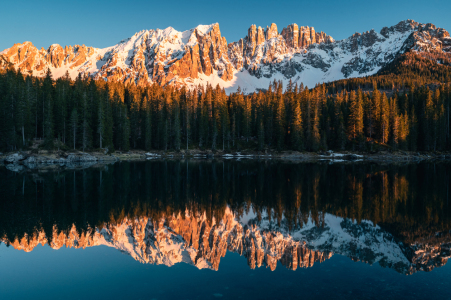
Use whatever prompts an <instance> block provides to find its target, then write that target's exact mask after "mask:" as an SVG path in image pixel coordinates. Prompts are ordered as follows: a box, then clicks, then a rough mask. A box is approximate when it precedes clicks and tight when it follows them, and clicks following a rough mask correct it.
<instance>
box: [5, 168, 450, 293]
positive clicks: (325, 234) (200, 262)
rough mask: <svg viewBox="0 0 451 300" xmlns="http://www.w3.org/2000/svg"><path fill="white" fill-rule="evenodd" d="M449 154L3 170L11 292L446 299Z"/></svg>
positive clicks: (8, 290)
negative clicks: (444, 157)
mask: <svg viewBox="0 0 451 300" xmlns="http://www.w3.org/2000/svg"><path fill="white" fill-rule="evenodd" d="M450 180H451V164H450V163H448V162H440V163H416V164H413V163H411V164H376V163H365V162H354V163H347V162H344V163H329V162H324V163H318V162H315V163H308V162H288V161H276V160H266V161H265V160H262V161H260V160H194V159H193V160H152V161H145V162H118V163H115V164H109V165H96V166H93V167H89V168H83V166H79V167H78V168H74V169H68V168H66V169H64V168H63V169H61V168H59V169H56V170H39V171H32V172H31V171H29V172H26V171H22V172H12V171H10V170H8V169H6V168H5V167H0V195H1V201H0V264H1V265H0V266H1V271H0V294H1V295H2V296H1V297H2V299H31V298H33V299H99V298H100V299H106V298H108V299H124V298H127V299H301V298H302V299H324V298H330V299H349V298H358V299H381V298H387V299H391V298H398V299H412V298H413V299H417V298H418V299H419V298H423V299H424V298H437V299H450V298H451V290H450V288H451V266H450V264H447V261H448V259H449V257H450V256H451V252H450V247H451V231H450V230H451V204H450V201H449V198H450V195H449V194H450V191H449V189H450V184H451V182H450Z"/></svg>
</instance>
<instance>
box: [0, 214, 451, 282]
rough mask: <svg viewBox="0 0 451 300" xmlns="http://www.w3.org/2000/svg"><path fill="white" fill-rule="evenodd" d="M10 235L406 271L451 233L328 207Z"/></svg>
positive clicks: (149, 259) (194, 256) (150, 257)
mask: <svg viewBox="0 0 451 300" xmlns="http://www.w3.org/2000/svg"><path fill="white" fill-rule="evenodd" d="M3 242H4V243H6V244H8V245H11V246H12V247H14V248H15V249H17V250H24V251H26V252H30V251H32V250H33V249H34V248H35V247H36V246H38V245H39V244H41V245H45V244H48V245H49V246H50V247H51V248H52V249H60V248H62V247H67V248H72V247H73V248H76V249H78V248H82V249H84V248H86V247H93V246H100V245H104V246H108V247H112V248H115V249H118V250H119V251H121V252H123V253H126V254H128V255H130V256H131V257H132V258H133V259H135V260H136V261H139V262H141V263H149V264H164V265H167V266H172V265H174V264H176V263H188V264H190V265H193V266H196V267H197V268H199V269H203V268H208V269H212V270H218V269H219V267H220V262H221V258H222V257H224V256H225V255H226V254H227V252H228V251H231V252H235V253H238V254H240V255H241V256H244V257H245V258H246V260H247V264H248V265H249V267H250V268H252V269H254V268H259V267H267V268H269V269H271V270H275V269H276V267H277V265H278V264H279V263H280V264H281V265H282V266H284V267H286V268H288V269H290V270H296V269H297V268H308V267H312V266H313V265H314V264H315V263H321V262H323V261H325V260H327V259H329V258H331V257H332V255H333V253H336V254H340V255H345V256H348V257H350V258H351V259H353V260H355V261H362V262H364V263H368V264H374V263H379V264H380V265H382V266H384V267H389V268H393V269H395V270H396V271H398V272H400V273H403V274H413V273H415V272H418V271H431V270H432V269H434V268H435V267H440V266H443V265H445V264H446V262H447V260H448V259H449V257H450V255H451V253H450V245H451V244H450V243H449V238H442V239H440V240H436V241H435V242H432V241H431V240H429V241H427V242H426V241H425V242H424V243H421V242H416V243H414V244H411V245H408V244H403V243H399V242H397V241H396V240H395V238H394V237H393V236H392V235H391V234H389V233H388V232H386V231H384V230H383V229H382V228H380V227H379V226H377V225H374V224H373V223H371V222H369V221H362V222H361V223H357V222H354V221H351V220H347V219H343V218H339V217H336V216H333V215H329V214H325V215H324V217H323V219H322V223H321V224H315V223H314V222H313V221H311V220H310V221H308V222H307V223H306V224H304V226H302V227H298V228H294V229H293V228H292V229H289V228H288V227H287V225H286V224H285V223H284V222H282V223H278V222H275V221H271V220H270V219H269V218H268V217H267V216H266V217H265V214H263V215H262V217H261V218H258V217H256V216H255V215H253V214H252V213H249V214H247V215H244V216H241V217H239V216H237V215H236V214H234V213H233V212H232V211H230V210H229V209H227V210H226V212H225V213H224V215H223V217H222V218H221V219H218V220H216V219H215V218H213V220H208V219H207V218H206V216H205V215H196V214H194V215H192V214H189V213H188V212H186V214H185V215H183V216H182V215H180V214H179V215H178V216H171V217H169V218H161V219H159V220H154V219H151V218H148V217H138V218H135V219H128V218H125V219H123V220H122V221H120V222H119V223H116V224H104V226H102V228H97V229H92V230H88V231H86V232H83V233H79V232H78V231H77V228H76V227H75V226H73V227H72V228H71V229H70V230H68V231H66V232H63V231H59V230H58V229H57V228H56V226H55V227H54V228H53V231H52V234H51V236H50V237H47V236H46V235H45V233H44V232H43V231H36V232H35V233H32V234H31V235H27V234H25V235H24V236H23V237H22V238H16V239H15V240H12V241H10V240H7V239H5V238H4V239H3Z"/></svg>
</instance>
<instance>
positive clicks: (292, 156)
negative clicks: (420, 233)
mask: <svg viewBox="0 0 451 300" xmlns="http://www.w3.org/2000/svg"><path fill="white" fill-rule="evenodd" d="M154 159H237V160H241V159H258V160H270V159H277V160H290V161H307V162H321V161H326V162H331V163H339V162H360V161H366V162H375V163H393V162H420V161H451V153H449V152H447V153H438V152H434V153H432V152H427V153H420V152H406V151H396V152H386V151H381V152H377V153H365V152H363V153H360V152H350V151H341V152H333V151H327V152H318V153H316V152H296V151H282V152H276V151H271V152H256V151H241V152H223V151H216V152H212V151H201V150H181V151H179V152H169V151H151V152H145V151H142V150H136V151H129V152H126V153H122V152H115V153H113V154H106V153H102V152H79V151H70V152H64V151H46V150H41V151H38V152H37V153H36V151H34V152H32V151H22V152H10V153H0V166H2V165H4V166H6V167H7V168H8V169H9V170H11V171H16V172H19V171H23V170H39V169H56V168H68V169H73V168H86V167H90V166H93V165H96V164H110V163H115V162H117V161H139V160H141V161H145V160H154Z"/></svg>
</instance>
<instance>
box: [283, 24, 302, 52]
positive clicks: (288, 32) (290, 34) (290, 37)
mask: <svg viewBox="0 0 451 300" xmlns="http://www.w3.org/2000/svg"><path fill="white" fill-rule="evenodd" d="M282 36H283V38H284V39H285V41H286V43H287V46H288V47H291V48H298V45H299V27H298V25H297V24H296V23H293V24H290V25H288V26H287V27H286V28H284V29H283V30H282Z"/></svg>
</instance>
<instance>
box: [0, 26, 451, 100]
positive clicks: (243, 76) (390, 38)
mask: <svg viewBox="0 0 451 300" xmlns="http://www.w3.org/2000/svg"><path fill="white" fill-rule="evenodd" d="M410 49H413V50H416V51H419V52H424V51H426V52H429V51H438V52H442V53H451V38H450V37H449V33H448V32H447V31H446V30H444V29H442V28H436V27H435V26H434V25H432V24H421V23H417V22H415V21H413V20H406V21H402V22H400V23H398V24H397V25H395V26H392V27H384V28H383V29H382V30H381V32H380V33H377V32H376V31H374V30H371V31H367V32H364V33H362V34H360V33H355V34H353V35H352V36H351V37H349V38H347V39H344V40H340V41H335V40H334V39H333V38H332V37H330V36H328V35H327V34H325V33H324V32H316V31H315V29H314V28H313V27H308V26H306V27H304V26H301V27H299V26H298V25H296V24H291V25H289V26H287V27H286V28H284V29H283V30H282V31H281V33H279V31H278V29H277V26H276V24H271V26H269V27H266V29H263V28H261V27H258V28H257V27H256V26H255V25H252V26H251V27H250V28H249V30H248V34H247V36H246V37H245V38H243V39H240V40H239V41H237V42H233V43H229V44H228V43H227V41H226V39H225V38H224V37H223V36H221V32H220V30H219V25H218V24H212V25H199V26H197V27H196V28H194V29H190V30H187V31H183V32H180V31H177V30H175V29H174V28H172V27H168V28H166V29H164V30H160V29H156V30H143V31H140V32H137V33H136V34H135V35H133V36H132V37H130V38H128V39H125V40H122V41H121V42H119V43H118V44H117V45H114V46H112V47H108V48H104V49H99V48H93V47H87V46H85V45H82V46H80V45H75V46H66V47H64V48H63V47H61V46H60V45H57V44H54V45H51V46H50V47H49V48H48V49H44V48H42V49H41V50H38V49H37V48H36V47H34V46H33V44H32V43H31V42H24V43H22V44H15V45H14V46H12V47H11V48H9V49H5V50H3V51H2V52H0V67H6V66H8V65H10V64H12V65H14V67H15V68H16V69H19V68H20V69H21V71H22V72H23V73H25V74H32V75H35V76H43V75H44V74H45V72H46V70H47V69H50V70H51V71H52V74H53V76H54V77H55V78H58V77H60V76H63V75H64V74H65V73H66V72H68V73H69V75H70V76H71V77H72V78H73V79H74V78H75V77H77V76H78V74H82V75H89V76H92V77H94V78H97V79H99V78H104V79H107V80H118V81H121V82H125V83H132V82H134V83H136V84H138V85H145V84H147V83H154V82H156V83H159V84H162V85H165V84H176V85H178V86H181V85H186V86H188V87H193V86H195V85H198V84H203V85H204V84H206V83H210V84H212V85H213V86H216V85H217V84H219V85H220V86H221V87H224V88H225V89H226V91H227V92H233V91H235V90H237V88H238V86H240V87H241V89H242V90H243V91H246V92H252V91H255V90H256V89H260V88H263V89H264V88H267V87H268V85H269V83H270V82H271V81H273V80H274V79H276V80H282V81H284V82H288V80H290V79H291V80H292V81H293V82H295V83H298V84H300V83H304V85H307V86H309V87H312V86H314V85H315V84H317V83H322V82H329V81H334V80H338V79H343V78H349V77H359V76H366V75H372V74H375V73H377V72H378V71H379V70H380V69H381V68H382V67H383V66H385V65H386V64H387V63H390V62H391V61H393V59H394V58H396V57H397V56H398V55H400V54H402V53H404V52H405V51H408V50H410Z"/></svg>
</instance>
